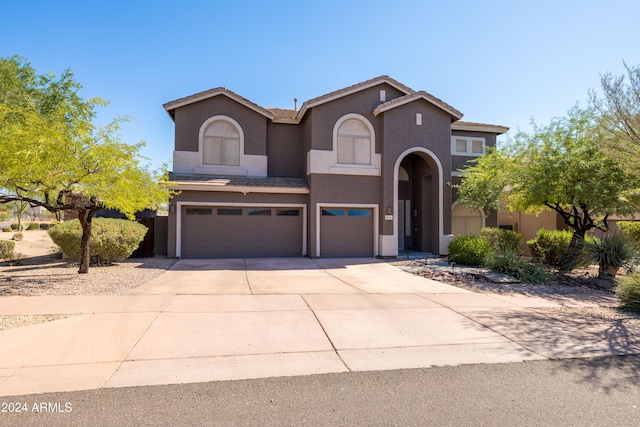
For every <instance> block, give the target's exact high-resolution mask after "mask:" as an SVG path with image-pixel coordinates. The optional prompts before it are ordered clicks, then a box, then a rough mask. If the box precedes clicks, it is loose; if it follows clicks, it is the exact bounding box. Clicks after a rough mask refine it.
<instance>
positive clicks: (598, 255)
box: [575, 233, 640, 277]
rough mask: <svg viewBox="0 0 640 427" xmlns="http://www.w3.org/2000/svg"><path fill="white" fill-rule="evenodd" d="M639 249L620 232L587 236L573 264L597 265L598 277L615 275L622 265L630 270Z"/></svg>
mask: <svg viewBox="0 0 640 427" xmlns="http://www.w3.org/2000/svg"><path fill="white" fill-rule="evenodd" d="M639 258H640V249H638V247H637V246H636V245H635V244H633V243H632V242H631V241H630V240H629V239H627V238H626V237H625V236H623V235H622V234H618V233H615V234H606V235H605V236H603V237H602V238H601V239H598V238H596V237H592V236H589V237H588V238H586V239H585V243H584V245H583V247H582V250H581V251H580V253H579V254H578V255H577V256H576V261H575V265H576V266H577V267H586V266H589V265H592V264H596V265H598V269H599V275H600V277H605V276H607V275H613V276H615V271H617V270H618V268H620V267H622V268H624V269H625V270H627V271H631V270H633V269H634V268H635V266H636V265H637V264H638V260H639Z"/></svg>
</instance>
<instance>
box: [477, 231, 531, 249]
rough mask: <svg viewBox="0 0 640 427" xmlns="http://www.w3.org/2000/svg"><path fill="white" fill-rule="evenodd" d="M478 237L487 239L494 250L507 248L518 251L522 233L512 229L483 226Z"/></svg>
mask: <svg viewBox="0 0 640 427" xmlns="http://www.w3.org/2000/svg"><path fill="white" fill-rule="evenodd" d="M480 237H482V238H483V239H485V240H487V241H488V242H489V244H490V245H491V247H492V248H493V249H494V250H497V249H499V248H507V249H511V250H512V251H515V252H519V251H520V244H521V243H522V235H521V234H520V233H517V232H515V231H513V230H504V229H502V228H493V227H485V228H483V229H482V230H480Z"/></svg>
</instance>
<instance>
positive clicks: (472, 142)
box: [451, 136, 485, 156]
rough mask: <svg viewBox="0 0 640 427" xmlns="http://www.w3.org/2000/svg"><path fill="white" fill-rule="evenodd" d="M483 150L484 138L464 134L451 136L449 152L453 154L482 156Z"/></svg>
mask: <svg viewBox="0 0 640 427" xmlns="http://www.w3.org/2000/svg"><path fill="white" fill-rule="evenodd" d="M484 152H485V139H484V138H471V137H466V136H453V137H451V154H452V155H454V156H482V155H483V154H484Z"/></svg>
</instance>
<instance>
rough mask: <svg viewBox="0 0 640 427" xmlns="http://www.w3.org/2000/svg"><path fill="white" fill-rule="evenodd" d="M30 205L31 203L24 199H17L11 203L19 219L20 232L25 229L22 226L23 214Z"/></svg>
mask: <svg viewBox="0 0 640 427" xmlns="http://www.w3.org/2000/svg"><path fill="white" fill-rule="evenodd" d="M28 207H29V203H27V202H23V201H17V202H12V203H11V210H13V213H14V214H15V216H16V220H17V221H18V232H20V231H22V230H23V226H22V215H24V213H25V212H26V211H27V208H28Z"/></svg>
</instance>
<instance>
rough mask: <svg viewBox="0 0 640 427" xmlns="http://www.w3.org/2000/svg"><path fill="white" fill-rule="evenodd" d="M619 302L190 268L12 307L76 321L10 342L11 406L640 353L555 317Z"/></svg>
mask: <svg viewBox="0 0 640 427" xmlns="http://www.w3.org/2000/svg"><path fill="white" fill-rule="evenodd" d="M616 304H618V301H617V300H616V298H615V296H613V295H611V296H603V295H600V296H593V295H580V294H576V295H563V296H555V297H552V298H545V297H538V296H527V295H518V296H513V295H488V294H476V293H473V292H469V291H466V290H463V289H460V288H456V287H453V286H448V285H446V284H442V283H439V282H436V281H433V280H429V279H426V278H423V277H418V276H415V275H412V274H409V273H406V272H404V271H401V270H400V269H398V268H396V267H394V266H392V265H390V264H388V263H386V262H382V261H379V260H375V259H315V260H313V259H309V258H286V259H231V260H181V261H179V262H178V263H176V264H175V265H174V267H173V268H172V269H171V270H169V271H168V272H166V273H165V274H163V275H162V276H160V277H158V278H156V279H154V280H152V281H150V282H148V283H145V284H143V285H141V286H139V287H138V288H135V289H133V290H132V291H131V292H129V293H128V294H126V295H113V296H91V295H89V296H41V297H36V296H34V297H17V296H16V297H2V298H0V314H56V313H64V314H69V313H73V314H76V315H75V316H71V317H68V318H65V319H61V320H56V321H53V322H48V323H44V324H39V325H34V326H29V327H23V328H16V329H10V330H6V331H2V332H0V396H19V395H29V394H34V393H49V392H63V391H75V390H90V389H110V388H120V387H132V386H149V385H162V384H184V383H199V382H210V381H225V380H241V379H252V378H267V377H286V376H299V375H313V374H328V373H332V374H337V373H348V372H362V371H381V370H395V369H411V368H427V367H432V366H446V365H461V364H479V363H486V364H495V363H509V362H522V361H535V360H547V359H565V358H575V357H594V356H611V355H625V354H640V340H639V338H638V337H640V334H638V332H640V331H638V330H631V329H629V328H627V327H625V326H624V325H623V324H622V323H612V322H608V321H604V320H602V321H601V320H596V319H587V320H585V319H583V318H577V317H576V316H573V315H570V314H567V313H559V312H552V311H548V310H545V308H549V307H561V306H591V305H616Z"/></svg>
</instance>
